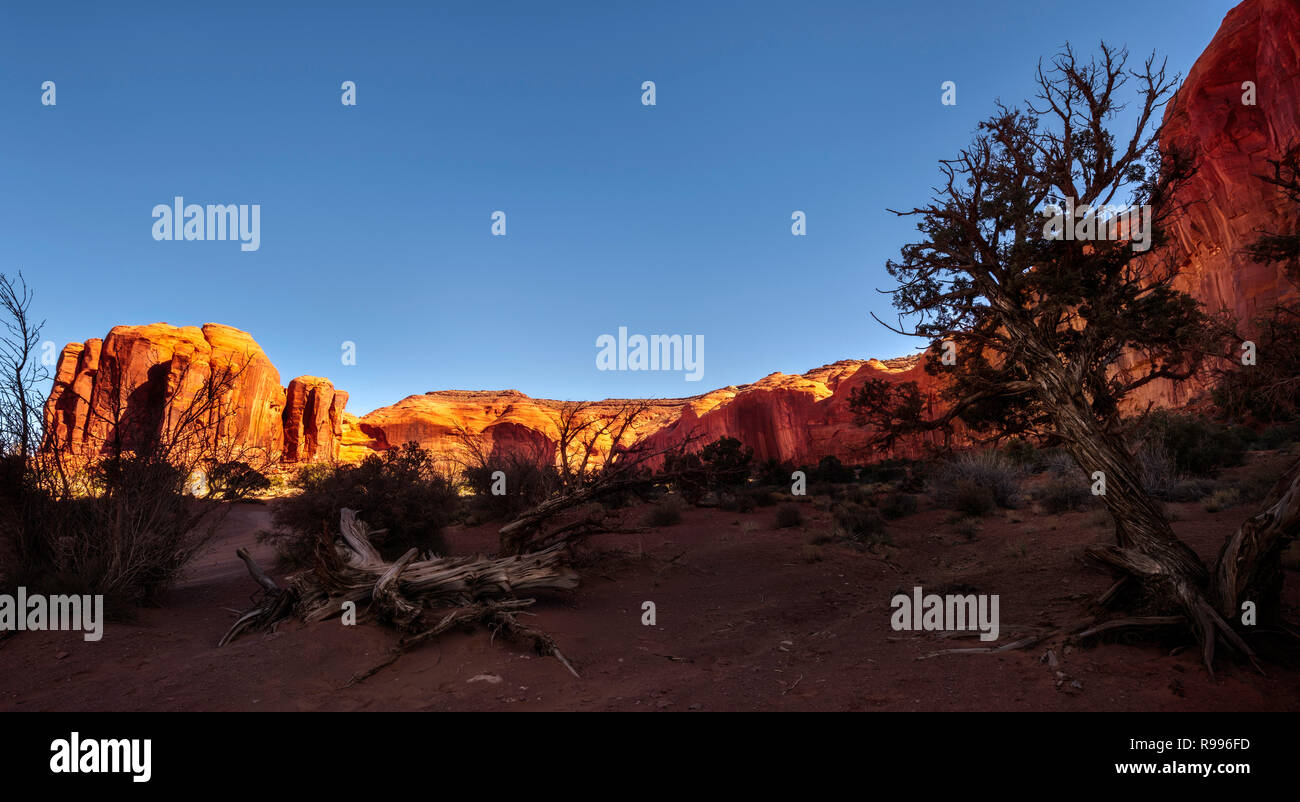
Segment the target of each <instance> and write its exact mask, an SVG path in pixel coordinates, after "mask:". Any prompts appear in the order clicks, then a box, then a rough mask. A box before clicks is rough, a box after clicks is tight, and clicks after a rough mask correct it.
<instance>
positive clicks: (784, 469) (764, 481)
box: [754, 459, 795, 489]
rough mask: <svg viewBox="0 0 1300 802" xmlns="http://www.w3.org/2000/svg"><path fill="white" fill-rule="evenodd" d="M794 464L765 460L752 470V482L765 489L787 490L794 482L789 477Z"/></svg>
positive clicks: (792, 471)
mask: <svg viewBox="0 0 1300 802" xmlns="http://www.w3.org/2000/svg"><path fill="white" fill-rule="evenodd" d="M794 470H795V468H794V464H793V463H790V462H781V461H780V460H777V459H766V460H763V462H761V463H759V464H758V465H757V466H756V467H755V468H754V481H755V482H757V483H758V484H760V485H764V486H767V487H785V488H787V489H788V488H789V487H790V485H791V483H792V482H794V480H793V479H792V478H790V475H791V474H793V473H794Z"/></svg>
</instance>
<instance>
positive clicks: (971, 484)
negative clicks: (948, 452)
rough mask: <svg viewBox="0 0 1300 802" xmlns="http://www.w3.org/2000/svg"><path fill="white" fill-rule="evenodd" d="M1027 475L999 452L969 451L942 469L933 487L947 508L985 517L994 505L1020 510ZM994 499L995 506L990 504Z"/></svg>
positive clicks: (937, 471) (931, 484) (938, 499)
mask: <svg viewBox="0 0 1300 802" xmlns="http://www.w3.org/2000/svg"><path fill="white" fill-rule="evenodd" d="M1023 475H1024V472H1023V471H1022V470H1021V469H1020V468H1017V467H1016V466H1015V465H1013V464H1012V463H1011V462H1010V461H1009V460H1008V459H1007V458H1006V457H1005V456H1003V455H1002V454H1000V453H999V452H997V451H991V450H990V451H977V452H967V453H965V454H961V455H959V456H958V457H956V458H954V459H951V460H948V461H947V462H944V463H943V464H942V465H940V466H938V467H937V468H936V469H935V471H934V474H933V475H932V476H931V477H930V481H929V486H930V489H931V492H932V493H933V494H934V497H935V499H936V500H937V501H938V502H939V503H940V504H942V505H943V506H946V507H950V508H952V509H958V510H962V511H963V512H970V513H971V514H975V515H983V514H987V513H988V512H992V508H993V506H998V507H1005V508H1007V509H1015V508H1017V507H1019V506H1020V504H1021V503H1022V501H1023V498H1022V495H1021V492H1020V479H1021V477H1022V476H1023ZM990 497H991V498H992V503H991V504H989V503H988V502H987V499H988V498H990ZM959 505H962V506H959ZM986 508H987V509H986ZM978 510H984V512H978Z"/></svg>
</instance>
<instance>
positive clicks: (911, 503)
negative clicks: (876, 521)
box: [879, 493, 917, 521]
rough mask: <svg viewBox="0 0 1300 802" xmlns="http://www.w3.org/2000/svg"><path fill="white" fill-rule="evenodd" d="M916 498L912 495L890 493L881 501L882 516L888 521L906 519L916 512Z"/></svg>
mask: <svg viewBox="0 0 1300 802" xmlns="http://www.w3.org/2000/svg"><path fill="white" fill-rule="evenodd" d="M916 508H917V502H916V496H913V495H911V494H910V493H889V494H886V495H885V497H884V498H883V499H881V500H880V507H879V509H880V514H881V516H882V517H884V519H885V520H886V521H896V520H898V519H899V518H906V517H907V516H909V515H912V514H913V513H915V512H916Z"/></svg>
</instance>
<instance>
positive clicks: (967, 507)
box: [952, 479, 998, 517]
mask: <svg viewBox="0 0 1300 802" xmlns="http://www.w3.org/2000/svg"><path fill="white" fill-rule="evenodd" d="M997 506H998V500H997V497H996V496H995V495H994V491H993V488H991V487H986V486H984V485H982V484H979V483H978V482H975V481H972V480H970V479H958V480H957V486H956V488H954V490H953V496H952V508H953V509H954V510H957V511H958V512H962V513H965V514H966V515H973V516H977V517H983V516H985V515H988V514H989V513H991V512H993V510H995V509H997Z"/></svg>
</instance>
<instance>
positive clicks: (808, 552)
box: [799, 543, 825, 563]
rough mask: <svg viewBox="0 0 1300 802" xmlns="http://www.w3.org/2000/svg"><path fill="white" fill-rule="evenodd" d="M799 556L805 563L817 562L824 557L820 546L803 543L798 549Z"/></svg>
mask: <svg viewBox="0 0 1300 802" xmlns="http://www.w3.org/2000/svg"><path fill="white" fill-rule="evenodd" d="M799 558H800V559H801V560H803V561H804V562H806V563H819V562H821V561H822V560H823V559H825V557H824V555H823V554H822V548H821V546H815V545H813V544H811V543H805V544H804V545H803V548H802V549H800V551H799Z"/></svg>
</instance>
